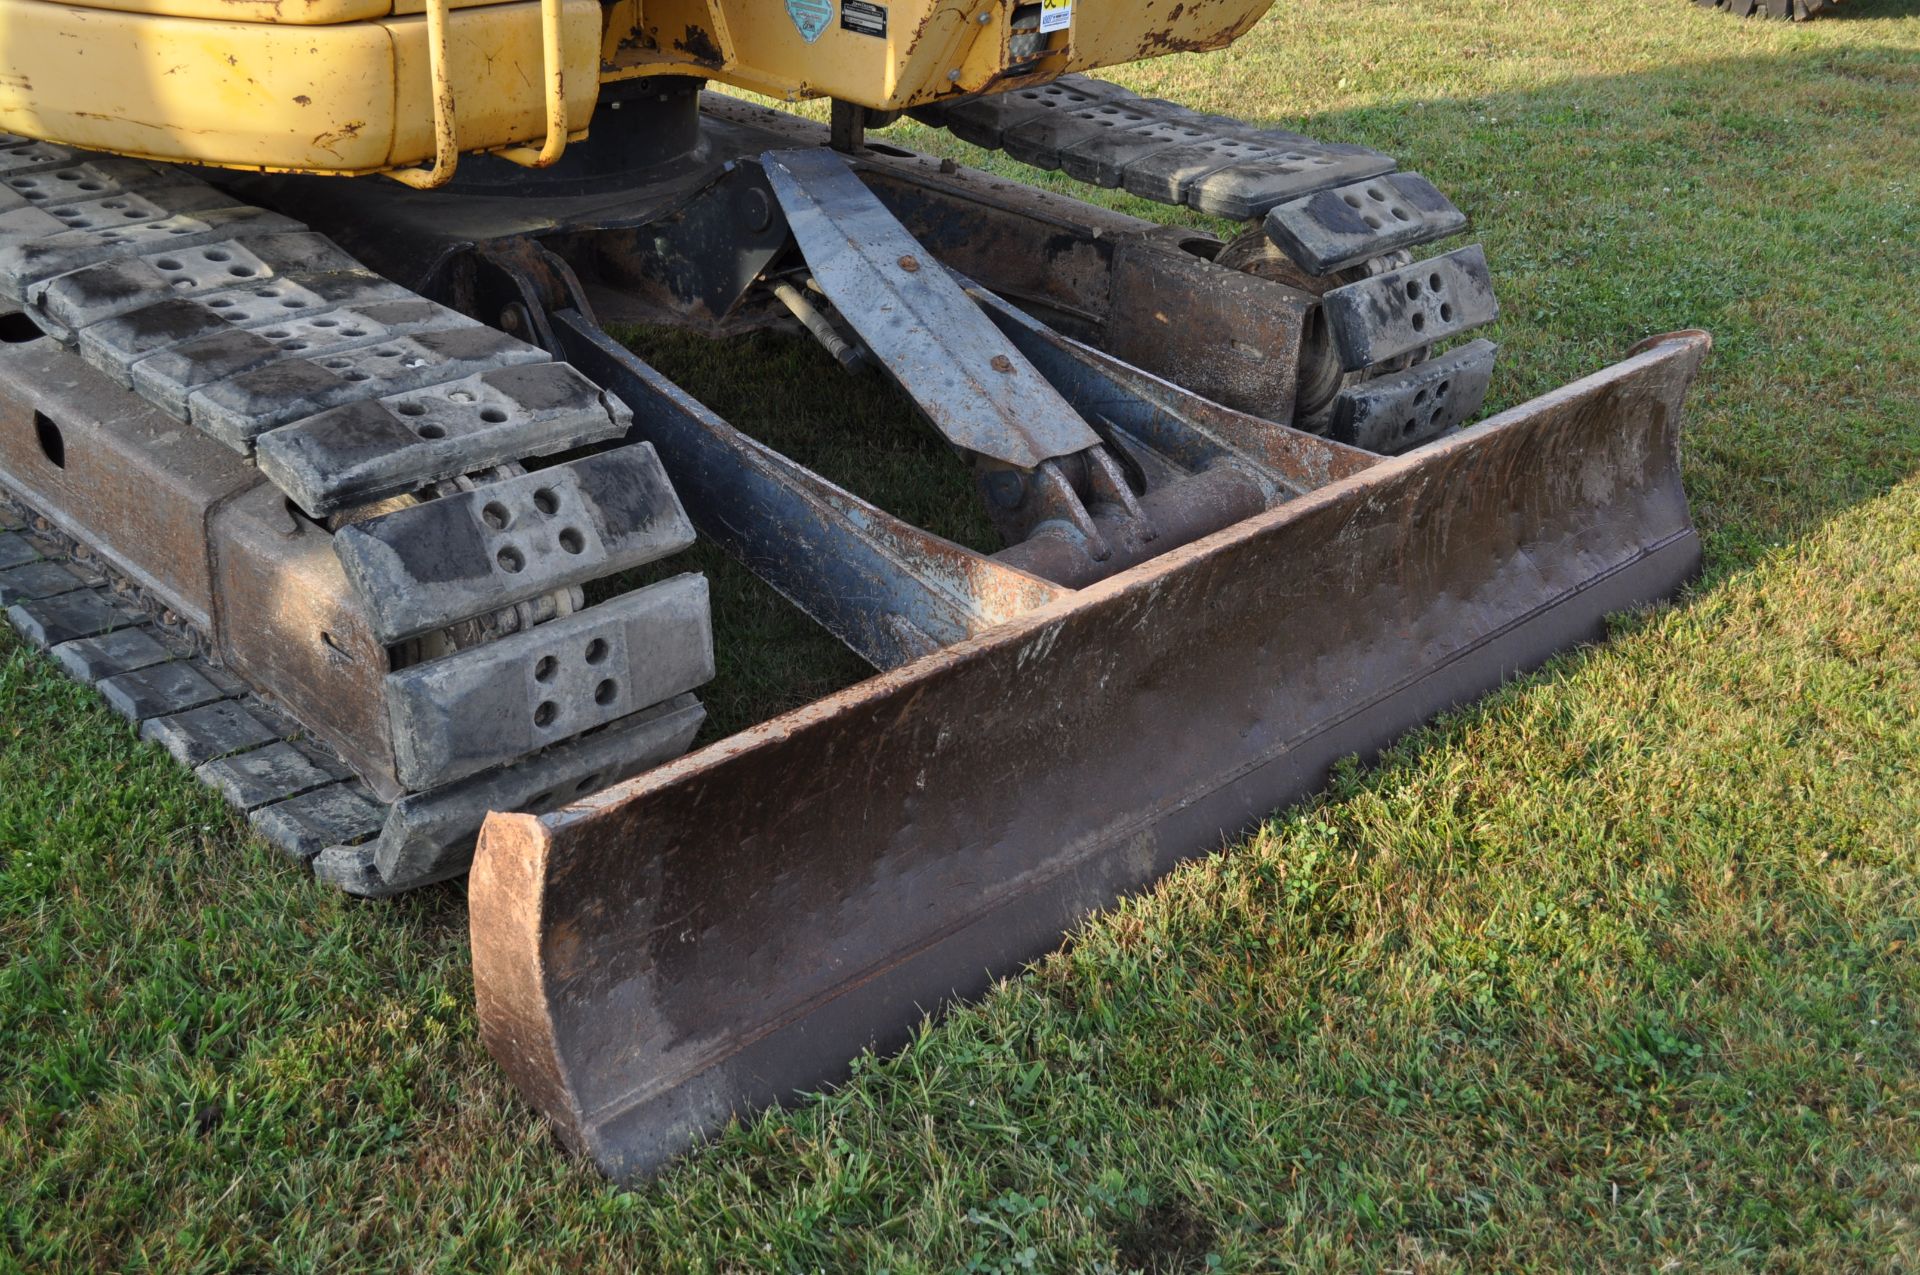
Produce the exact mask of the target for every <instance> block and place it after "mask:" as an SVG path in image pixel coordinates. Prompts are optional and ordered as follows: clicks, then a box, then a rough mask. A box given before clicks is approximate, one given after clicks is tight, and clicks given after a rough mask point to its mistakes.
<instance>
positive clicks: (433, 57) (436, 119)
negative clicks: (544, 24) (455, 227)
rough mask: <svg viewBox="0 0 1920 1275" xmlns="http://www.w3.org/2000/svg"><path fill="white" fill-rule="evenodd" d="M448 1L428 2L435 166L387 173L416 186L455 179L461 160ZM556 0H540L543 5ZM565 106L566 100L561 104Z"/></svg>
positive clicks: (428, 54)
mask: <svg viewBox="0 0 1920 1275" xmlns="http://www.w3.org/2000/svg"><path fill="white" fill-rule="evenodd" d="M447 2H448V0H426V3H427V77H428V78H429V79H430V80H432V81H433V167H431V168H396V169H394V170H393V171H392V172H390V173H388V174H387V176H389V177H391V178H393V179H394V180H395V181H397V182H405V183H406V184H407V185H409V186H412V187H413V188H414V189H415V190H432V189H433V188H434V187H435V186H444V185H446V184H447V183H448V182H450V181H452V180H453V170H454V169H455V168H457V167H458V166H459V164H460V139H459V137H458V135H457V134H456V133H455V131H454V130H455V128H456V127H457V125H456V123H455V115H454V104H453V81H452V79H451V78H450V76H451V73H450V72H449V71H448V69H447ZM549 3H552V4H553V5H554V7H555V8H558V7H559V5H558V3H557V0H541V4H542V7H543V8H544V7H545V6H546V5H547V4H549ZM561 109H562V110H563V111H564V110H565V105H564V103H563V104H562V108H561Z"/></svg>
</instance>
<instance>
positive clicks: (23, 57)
mask: <svg viewBox="0 0 1920 1275" xmlns="http://www.w3.org/2000/svg"><path fill="white" fill-rule="evenodd" d="M1270 3H1271V0H1205V2H1202V3H1195V4H1181V3H1178V2H1177V0H1131V2H1130V3H1126V4H1111V5H1109V4H1100V5H1093V4H1089V3H1086V2H1085V0H1082V3H1080V4H1079V5H1078V6H1075V5H1074V4H1072V3H1071V0H1046V3H1044V4H1017V3H1011V2H1010V0H966V2H963V3H957V4H956V3H942V2H938V0H889V3H886V4H879V3H870V2H868V0H850V2H847V3H837V2H836V0H791V4H790V6H789V8H790V10H791V12H786V11H782V9H781V8H779V7H775V6H772V5H765V4H762V3H759V0H615V2H614V3H610V4H606V5H602V4H600V3H598V2H597V0H523V2H521V3H510V4H486V3H473V2H469V0H96V2H94V3H89V4H84V5H78V4H55V3H50V0H0V130H4V131H6V132H9V133H13V134H17V135H19V136H23V137H31V138H35V139H39V140H43V141H48V142H56V143H62V144H66V145H71V146H79V147H84V148H86V149H89V150H95V151H106V152H111V153H114V154H119V155H129V156H135V157H139V158H145V159H158V160H167V161H175V162H187V163H195V164H207V165H214V166H219V167H227V168H242V169H257V170H262V171H270V172H302V173H327V174H361V173H374V172H381V171H387V170H394V169H409V168H412V167H413V166H416V165H421V164H428V163H431V164H433V165H434V167H433V168H431V169H427V170H424V171H423V172H421V173H408V174H406V175H405V176H406V177H407V179H408V180H410V181H412V182H413V183H414V184H419V185H435V184H439V183H440V182H442V181H444V180H445V179H446V178H448V177H450V176H451V172H452V168H453V164H454V162H455V159H454V157H455V156H457V154H459V153H461V152H472V151H495V152H500V153H504V154H506V155H507V157H508V158H512V159H518V160H520V161H521V162H524V163H527V164H529V165H536V166H540V165H545V164H550V163H552V162H553V161H554V160H555V159H557V158H558V157H559V155H560V153H561V152H562V151H563V150H564V148H565V146H566V145H567V144H569V143H572V142H577V141H579V140H581V139H583V138H584V137H585V135H586V129H587V127H588V124H589V122H590V121H591V119H592V117H593V114H594V107H595V104H596V101H597V98H598V96H599V88H600V85H601V83H602V82H607V81H615V80H626V79H634V78H639V77H648V76H691V77H695V78H699V79H708V80H715V81H719V82H721V83H725V84H729V85H733V86H736V87H739V88H743V89H749V90H752V91H754V92H758V93H763V94H767V95H769V96H773V97H779V98H785V99H790V100H791V99H800V98H808V97H821V96H829V97H834V98H837V99H840V100H842V101H845V102H851V103H854V104H857V105H859V106H863V107H866V108H868V109H870V110H874V111H898V110H903V109H906V108H908V107H915V106H924V105H927V104H929V103H934V102H938V101H940V100H941V99H943V98H950V97H957V96H962V95H966V94H972V93H980V92H987V91H995V90H1003V89H1007V88H1012V87H1017V86H1018V85H1021V84H1029V83H1039V82H1044V81H1047V80H1051V79H1053V78H1055V77H1057V76H1059V75H1061V74H1064V73H1066V72H1069V71H1082V70H1087V69H1090V68H1093V67H1099V66H1108V65H1114V64H1119V63H1125V62H1133V61H1137V60H1139V59H1141V58H1145V57H1152V56H1156V55H1159V54H1164V53H1171V52H1176V51H1181V50H1190V49H1208V48H1217V47H1220V46H1222V45H1224V44H1227V43H1229V42H1230V41H1232V40H1233V39H1234V38H1235V37H1237V36H1238V35H1240V34H1241V33H1242V32H1244V31H1245V30H1246V29H1247V28H1248V27H1250V26H1251V25H1252V24H1253V23H1254V22H1255V21H1256V20H1257V19H1258V18H1259V17H1260V15H1261V14H1262V13H1264V12H1265V11H1266V9H1267V7H1268V5H1269V4H1270Z"/></svg>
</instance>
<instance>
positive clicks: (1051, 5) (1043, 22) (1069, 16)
mask: <svg viewBox="0 0 1920 1275" xmlns="http://www.w3.org/2000/svg"><path fill="white" fill-rule="evenodd" d="M1072 21H1073V0H1040V32H1041V34H1042V35H1044V34H1046V33H1047V32H1049V31H1065V30H1066V29H1067V26H1068V24H1069V23H1071V22H1072Z"/></svg>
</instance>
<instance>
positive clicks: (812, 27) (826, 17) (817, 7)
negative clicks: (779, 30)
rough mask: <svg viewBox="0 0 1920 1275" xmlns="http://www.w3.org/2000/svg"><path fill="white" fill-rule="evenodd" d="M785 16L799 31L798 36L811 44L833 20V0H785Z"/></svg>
mask: <svg viewBox="0 0 1920 1275" xmlns="http://www.w3.org/2000/svg"><path fill="white" fill-rule="evenodd" d="M787 16H788V17H789V18H792V19H793V25H794V26H795V27H797V28H798V29H799V31H800V38H801V39H803V40H805V41H806V42H807V43H808V44H812V43H813V42H814V41H815V40H818V39H819V38H820V33H821V32H822V31H825V30H826V29H827V24H828V23H829V22H832V21H833V0H787Z"/></svg>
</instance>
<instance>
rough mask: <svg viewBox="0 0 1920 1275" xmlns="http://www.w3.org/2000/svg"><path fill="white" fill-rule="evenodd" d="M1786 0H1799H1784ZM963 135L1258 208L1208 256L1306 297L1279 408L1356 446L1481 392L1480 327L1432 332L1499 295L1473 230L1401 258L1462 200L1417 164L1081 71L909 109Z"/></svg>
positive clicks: (1400, 439) (1135, 189)
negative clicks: (1445, 248)
mask: <svg viewBox="0 0 1920 1275" xmlns="http://www.w3.org/2000/svg"><path fill="white" fill-rule="evenodd" d="M1796 2H1798V0H1796ZM913 114H914V117H915V118H916V119H919V120H920V121H922V122H923V123H927V124H931V125H934V126H936V127H939V128H942V129H945V130H947V131H948V132H951V133H952V134H953V135H954V136H956V137H958V138H960V139H961V140H962V141H966V142H971V143H972V144H974V145H976V146H982V147H985V148H987V149H990V150H1000V151H1004V152H1006V153H1007V154H1008V155H1010V156H1011V157H1013V158H1014V159H1017V160H1020V161H1021V162H1022V163H1026V164H1031V165H1033V166H1034V167H1036V168H1043V169H1047V170H1049V171H1056V172H1061V173H1064V174H1066V175H1067V176H1069V177H1072V178H1074V179H1076V180H1078V181H1082V182H1086V183H1087V184H1089V185H1093V186H1099V187H1103V188H1105V189H1109V190H1124V191H1126V192H1127V193H1128V194H1130V195H1135V196H1137V197H1139V198H1142V199H1149V200H1153V201H1154V202H1156V203H1163V204H1170V205H1174V206H1179V207H1186V208H1191V209H1193V210H1194V211H1196V212H1200V213H1205V214H1208V215H1210V216H1217V217H1224V218H1227V219H1229V220H1234V221H1246V222H1252V223H1258V228H1257V229H1251V230H1249V231H1248V232H1247V233H1246V234H1245V235H1243V236H1242V237H1241V238H1240V239H1238V240H1235V241H1234V242H1233V243H1232V244H1229V245H1228V246H1227V248H1226V249H1224V250H1223V251H1222V253H1221V256H1220V258H1219V259H1220V260H1221V262H1222V263H1223V264H1231V265H1233V266H1234V267H1235V268H1238V269H1243V270H1247V271H1249V272H1250V273H1254V274H1259V275H1262V276H1263V277H1267V278H1273V279H1277V280H1279V281H1281V282H1284V283H1288V284H1292V285H1294V286H1297V287H1301V288H1303V289H1305V290H1306V291H1309V292H1311V293H1313V294H1315V295H1317V296H1319V297H1320V299H1321V314H1320V315H1319V316H1317V317H1316V321H1315V325H1314V329H1313V331H1311V332H1310V333H1309V336H1308V340H1307V342H1306V348H1305V350H1304V351H1303V358H1302V366H1301V392H1300V393H1299V395H1298V396H1297V402H1298V405H1299V406H1298V408H1297V410H1296V417H1295V420H1294V422H1293V423H1294V424H1296V425H1298V426H1300V427H1301V428H1304V429H1311V430H1315V431H1317V432H1320V433H1325V434H1327V435H1329V436H1330V437H1332V438H1334V439H1336V440H1337V441H1340V442H1343V443H1350V444H1353V445H1356V446H1359V447H1364V448H1366V449H1367V450H1369V451H1378V452H1398V451H1404V450H1406V449H1408V448H1411V447H1416V446H1419V445H1420V444H1422V443H1425V442H1427V441H1429V440H1431V439H1433V438H1435V437H1437V436H1439V435H1440V434H1442V433H1444V432H1446V431H1447V430H1449V429H1452V428H1454V427H1455V426H1457V425H1459V424H1461V423H1462V422H1464V421H1466V420H1468V419H1470V418H1471V417H1472V416H1473V415H1474V413H1475V412H1477V411H1478V410H1479V408H1480V404H1481V402H1482V400H1483V399H1484V398H1485V395H1486V390H1487V385H1488V382H1489V380H1490V378H1491V376H1492V372H1493V363H1494V357H1495V353H1496V348H1497V347H1495V346H1494V344H1493V343H1492V342H1490V341H1473V342H1469V343H1467V344H1464V345H1462V346H1459V347H1457V348H1456V349H1455V350H1453V351H1451V352H1450V353H1449V354H1448V355H1447V357H1446V361H1445V363H1444V368H1443V369H1442V370H1441V371H1440V374H1438V375H1434V374H1432V371H1431V370H1430V369H1429V364H1430V362H1432V363H1435V364H1438V363H1439V362H1440V361H1439V360H1432V358H1431V356H1432V354H1433V352H1434V350H1435V348H1436V347H1437V346H1439V345H1440V344H1442V343H1444V342H1446V341H1448V340H1450V339H1451V338H1453V337H1456V336H1459V335H1461V334H1463V333H1466V332H1469V331H1472V330H1473V329H1475V328H1478V327H1481V326H1483V325H1485V324H1487V323H1489V322H1491V321H1492V320H1493V319H1494V318H1495V317H1497V315H1498V313H1499V308H1498V306H1497V304H1496V303H1495V301H1494V297H1493V291H1492V286H1491V283H1490V281H1489V279H1488V275H1487V269H1486V259H1485V256H1484V254H1483V253H1482V251H1481V249H1480V248H1479V247H1478V246H1477V245H1474V246H1470V247H1466V248H1461V249H1458V250H1455V251H1453V252H1449V253H1446V254H1443V255H1441V256H1439V257H1435V258H1431V259H1429V260H1426V261H1420V262H1415V261H1414V260H1413V258H1412V256H1411V255H1410V251H1409V250H1411V249H1413V248H1417V247H1421V246H1424V245H1428V244H1433V243H1437V242H1439V241H1441V240H1444V239H1448V238H1451V237H1453V236H1455V235H1457V234H1459V233H1461V232H1462V231H1464V230H1465V229H1466V228H1467V218H1466V215H1465V214H1464V213H1462V212H1461V211H1460V210H1459V209H1458V208H1456V207H1454V205H1453V204H1452V203H1451V202H1450V201H1449V200H1448V199H1447V197H1446V196H1445V195H1443V194H1441V192H1440V191H1439V190H1438V189H1436V188H1435V187H1434V185H1433V184H1432V183H1431V182H1429V181H1427V180H1426V178H1424V177H1421V176H1420V175H1419V174H1417V173H1403V172H1399V171H1397V168H1398V166H1397V165H1396V163H1395V162H1394V160H1393V158H1392V157H1391V156H1388V155H1384V154H1382V153H1381V152H1379V151H1376V150H1372V149H1369V148H1368V147H1364V146H1356V145H1351V144H1346V143H1325V142H1317V141H1315V140H1313V139H1312V138H1310V137H1305V136H1303V135H1301V134H1299V133H1293V132H1288V131H1286V130H1284V129H1263V128H1256V127H1254V126H1252V125H1249V124H1246V123H1243V122H1241V121H1239V120H1235V119H1232V118H1229V117H1226V116H1220V115H1204V114H1201V113H1199V112H1196V111H1192V110H1189V109H1187V108H1186V107H1183V106H1179V105H1177V104H1175V103H1172V102H1167V101H1162V100H1159V99H1156V98H1143V97H1140V96H1139V95H1138V94H1136V93H1134V92H1132V91H1131V90H1128V89H1124V88H1122V87H1120V86H1119V85H1117V84H1109V83H1107V82H1105V81H1103V80H1096V79H1091V78H1089V77H1087V76H1082V75H1067V76H1062V77H1061V78H1059V79H1058V80H1055V81H1053V82H1052V83H1050V84H1044V85H1039V86H1036V87H1034V88H1029V89H1016V90H1014V91H1012V92H1009V93H1003V94H996V95H993V96H989V97H981V98H975V99H971V100H968V101H963V102H957V103H953V104H950V105H941V106H935V107H928V108H924V109H922V110H919V111H915V112H914V113H913Z"/></svg>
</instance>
